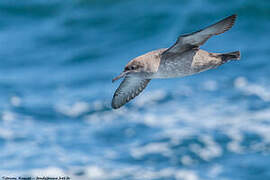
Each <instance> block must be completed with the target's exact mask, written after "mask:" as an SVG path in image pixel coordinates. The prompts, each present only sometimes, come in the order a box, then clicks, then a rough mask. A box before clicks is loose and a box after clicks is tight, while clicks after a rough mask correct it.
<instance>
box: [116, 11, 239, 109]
mask: <svg viewBox="0 0 270 180" xmlns="http://www.w3.org/2000/svg"><path fill="white" fill-rule="evenodd" d="M235 18H236V15H232V16H230V17H228V18H225V19H224V20H222V21H219V22H218V23H216V24H214V25H212V26H209V27H207V28H205V29H202V30H200V31H197V32H194V33H191V34H188V35H183V36H180V37H179V38H178V40H177V42H176V43H175V44H174V45H173V46H172V47H170V48H164V49H158V50H155V51H151V52H148V53H146V54H144V55H141V56H138V57H136V58H134V59H133V60H131V61H130V62H129V63H128V64H127V65H126V68H125V70H124V72H123V73H122V74H121V75H120V76H118V77H116V78H115V79H114V80H117V79H119V78H121V77H125V79H124V80H123V81H122V83H121V84H120V86H119V87H118V89H117V90H116V92H115V94H114V97H113V100H112V107H113V108H114V109H117V108H119V107H121V106H122V105H124V104H125V103H127V102H128V101H130V100H131V99H133V98H134V97H135V96H137V95H138V94H139V93H140V92H141V91H142V90H143V89H144V88H145V87H146V86H147V84H148V83H149V81H150V80H151V79H156V78H175V77H183V76H188V75H192V74H195V73H199V72H202V71H206V70H208V69H212V68H215V67H218V66H220V65H221V64H224V63H225V62H227V61H229V60H231V59H239V58H240V52H239V51H236V52H231V53H209V52H207V51H204V50H201V49H200V48H199V46H200V45H202V44H203V43H204V42H205V41H206V40H207V39H209V38H210V37H211V36H213V35H217V34H221V33H223V32H225V31H227V30H228V29H230V28H231V27H232V25H233V23H234V21H235ZM114 80H113V81H114Z"/></svg>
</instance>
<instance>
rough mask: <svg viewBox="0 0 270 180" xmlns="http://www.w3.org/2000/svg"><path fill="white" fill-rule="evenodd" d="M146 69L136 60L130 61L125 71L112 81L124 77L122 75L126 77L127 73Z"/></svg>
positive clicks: (135, 72)
mask: <svg viewBox="0 0 270 180" xmlns="http://www.w3.org/2000/svg"><path fill="white" fill-rule="evenodd" d="M143 70H144V67H143V66H142V65H141V64H140V63H138V62H136V61H131V62H130V63H128V64H127V65H126V67H125V69H124V71H123V72H122V73H121V74H120V75H119V76H117V77H115V78H114V79H113V80H112V82H114V81H116V80H118V79H120V78H122V77H125V76H127V75H130V74H137V73H140V72H142V71H143Z"/></svg>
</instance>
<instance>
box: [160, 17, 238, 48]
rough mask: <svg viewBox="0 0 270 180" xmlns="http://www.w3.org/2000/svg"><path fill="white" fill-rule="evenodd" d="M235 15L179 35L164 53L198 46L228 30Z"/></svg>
mask: <svg viewBox="0 0 270 180" xmlns="http://www.w3.org/2000/svg"><path fill="white" fill-rule="evenodd" d="M236 17H237V15H236V14H234V15H232V16H229V17H227V18H225V19H223V20H221V21H219V22H217V23H215V24H213V25H211V26H208V27H206V28H204V29H201V30H199V31H196V32H193V33H190V34H186V35H182V36H179V37H178V39H177V41H176V43H175V44H174V45H173V46H172V47H170V48H169V49H168V50H166V51H165V52H164V53H167V52H172V53H181V52H184V51H186V50H189V49H192V48H195V47H199V46H201V45H202V44H204V43H205V42H206V41H207V40H208V39H209V38H210V37H211V36H213V35H218V34H221V33H224V32H225V31H227V30H229V29H230V28H231V27H232V26H233V24H234V22H235V19H236Z"/></svg>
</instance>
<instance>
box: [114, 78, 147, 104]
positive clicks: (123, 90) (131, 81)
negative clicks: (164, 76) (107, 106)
mask: <svg viewBox="0 0 270 180" xmlns="http://www.w3.org/2000/svg"><path fill="white" fill-rule="evenodd" d="M150 80H151V79H143V78H139V77H132V76H126V77H125V79H124V80H123V81H122V82H121V84H120V86H119V87H118V88H117V89H116V91H115V93H114V95H113V99H112V108H114V109H118V108H120V107H121V106H123V105H124V104H126V103H127V102H129V101H130V100H131V99H133V98H134V97H136V96H138V95H139V94H140V93H141V92H142V91H143V90H144V88H145V87H146V86H147V84H148V83H149V81H150Z"/></svg>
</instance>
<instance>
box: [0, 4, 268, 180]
mask: <svg viewBox="0 0 270 180" xmlns="http://www.w3.org/2000/svg"><path fill="white" fill-rule="evenodd" d="M234 13H237V14H238V19H237V21H236V24H235V26H234V27H233V28H232V29H231V30H230V31H228V32H226V33H224V34H223V35H220V36H217V37H213V38H211V39H210V40H209V41H208V42H207V43H206V44H205V45H204V46H203V47H202V49H205V50H209V51H212V52H230V51H236V50H240V51H241V56H242V57H241V61H237V62H235V61H234V62H229V63H227V64H224V65H223V66H221V67H219V68H217V69H213V70H209V71H207V72H203V73H200V74H198V75H194V76H190V77H185V78H178V79H165V80H152V81H151V82H150V84H149V86H148V87H147V88H146V90H145V91H144V92H143V93H142V94H141V95H140V96H139V97H137V98H136V99H134V100H133V101H132V102H131V103H129V104H127V105H126V106H124V107H123V108H121V109H119V110H112V109H111V107H110V102H111V98H112V95H113V93H114V90H115V89H116V88H117V86H118V85H119V82H118V83H115V84H112V83H111V79H112V78H113V77H115V76H116V75H118V74H119V73H120V72H121V71H122V70H123V67H124V66H125V64H126V63H127V62H128V61H129V60H131V59H132V58H134V57H136V56H138V55H141V54H143V53H146V52H148V51H151V50H154V49H158V48H164V47H169V46H170V45H172V44H173V43H174V42H175V40H176V38H177V37H178V35H180V34H183V33H188V32H191V31H195V30H198V29H200V28H203V27H205V26H206V25H209V24H211V23H214V22H216V21H218V20H220V19H222V18H224V17H226V16H228V15H231V14H234ZM269 29H270V2H269V1H267V0H264V1H263V0H262V1H253V0H234V1H233V0H226V1H215V0H190V1H188V0H181V1H180V0H179V1H178V0H168V1H162V0H149V1H144V0H130V1H124V0H115V1H112V0H65V1H62V0H47V1H42V0H28V1H18V0H17V1H16V0H2V1H0V58H1V60H0V61H1V63H0V94H1V95H0V175H1V177H3V176H9V177H13V176H15V177H18V176H32V177H36V176H48V177H58V176H69V177H70V178H72V179H80V180H84V179H91V180H122V179H123V180H126V179H138V180H150V179H151V180H162V179H172V180H173V179H175V180H217V179H218V180H254V179H256V180H257V179H260V180H268V179H270V166H269V164H270V90H269V88H270V85H269V84H270V79H269V77H270V71H269V69H270V63H269V61H270V60H269V55H270V46H269V37H270V31H269Z"/></svg>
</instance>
